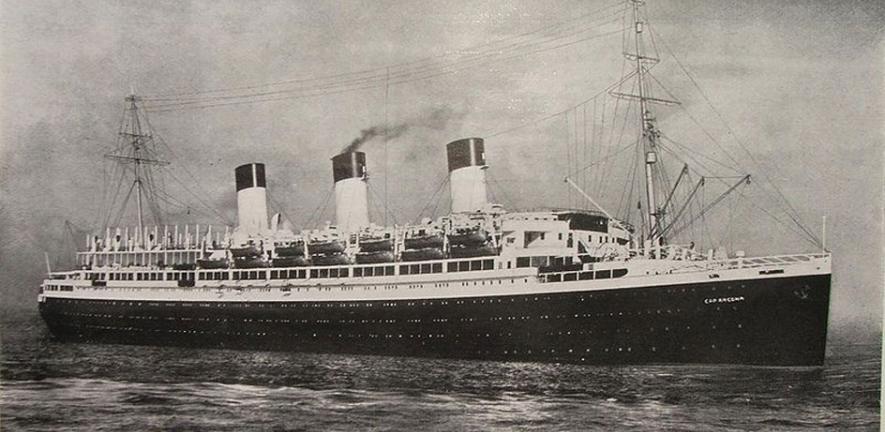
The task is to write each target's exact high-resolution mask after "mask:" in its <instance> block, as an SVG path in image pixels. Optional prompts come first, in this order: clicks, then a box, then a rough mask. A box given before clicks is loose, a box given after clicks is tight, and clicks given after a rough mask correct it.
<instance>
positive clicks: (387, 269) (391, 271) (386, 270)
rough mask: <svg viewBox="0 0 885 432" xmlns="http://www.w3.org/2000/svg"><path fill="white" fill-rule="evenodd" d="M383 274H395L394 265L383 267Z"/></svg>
mask: <svg viewBox="0 0 885 432" xmlns="http://www.w3.org/2000/svg"><path fill="white" fill-rule="evenodd" d="M384 274H386V275H387V276H393V275H395V274H396V267H394V266H387V267H384Z"/></svg>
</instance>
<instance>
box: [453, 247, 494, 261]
mask: <svg viewBox="0 0 885 432" xmlns="http://www.w3.org/2000/svg"><path fill="white" fill-rule="evenodd" d="M450 254H451V256H452V258H473V257H481V256H491V255H497V254H498V251H497V250H496V249H495V247H494V246H488V245H485V246H458V247H452V249H451V251H450Z"/></svg>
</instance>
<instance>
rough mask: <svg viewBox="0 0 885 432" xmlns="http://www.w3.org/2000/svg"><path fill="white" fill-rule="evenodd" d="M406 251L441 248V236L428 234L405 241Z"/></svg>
mask: <svg viewBox="0 0 885 432" xmlns="http://www.w3.org/2000/svg"><path fill="white" fill-rule="evenodd" d="M405 247H406V249H426V248H437V249H439V248H442V247H443V236H442V235H440V234H430V235H422V236H415V237H411V238H407V239H406V240H405Z"/></svg>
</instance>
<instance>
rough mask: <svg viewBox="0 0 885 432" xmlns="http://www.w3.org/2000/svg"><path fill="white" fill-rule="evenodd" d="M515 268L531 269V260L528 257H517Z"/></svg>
mask: <svg viewBox="0 0 885 432" xmlns="http://www.w3.org/2000/svg"><path fill="white" fill-rule="evenodd" d="M516 267H517V268H520V267H531V258H529V257H517V258H516Z"/></svg>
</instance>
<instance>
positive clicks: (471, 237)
mask: <svg viewBox="0 0 885 432" xmlns="http://www.w3.org/2000/svg"><path fill="white" fill-rule="evenodd" d="M487 239H488V235H487V234H486V232H485V231H482V230H478V229H473V230H464V231H457V232H456V233H454V234H449V244H450V245H453V246H456V245H472V246H478V245H483V244H485V243H486V240H487Z"/></svg>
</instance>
